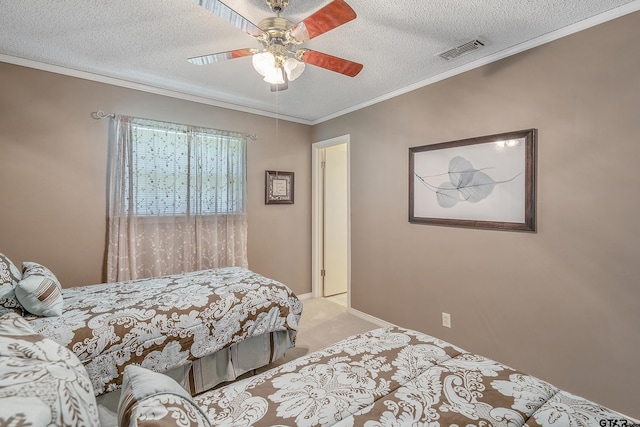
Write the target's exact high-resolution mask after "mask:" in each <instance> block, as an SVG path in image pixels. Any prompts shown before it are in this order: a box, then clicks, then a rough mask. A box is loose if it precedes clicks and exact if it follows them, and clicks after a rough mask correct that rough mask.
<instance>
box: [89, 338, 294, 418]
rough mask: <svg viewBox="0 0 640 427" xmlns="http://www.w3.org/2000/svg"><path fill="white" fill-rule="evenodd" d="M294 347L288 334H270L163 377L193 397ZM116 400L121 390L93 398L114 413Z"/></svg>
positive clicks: (214, 354) (227, 349)
mask: <svg viewBox="0 0 640 427" xmlns="http://www.w3.org/2000/svg"><path fill="white" fill-rule="evenodd" d="M293 346H294V345H293V344H292V340H291V337H290V336H289V331H276V332H271V333H269V334H265V335H260V336H257V337H251V338H248V339H246V340H244V341H241V342H239V343H237V344H233V345H231V346H230V347H227V348H224V349H222V350H220V351H218V352H216V353H213V354H210V355H207V356H204V357H202V358H200V359H197V360H194V361H193V362H190V363H188V364H186V365H183V366H179V367H177V368H174V369H170V370H169V371H166V372H164V374H165V375H167V376H170V377H171V378H173V379H174V380H176V381H177V382H178V383H179V384H180V385H182V386H183V387H184V388H185V389H187V390H189V392H190V393H191V395H192V396H194V395H196V394H199V393H202V392H205V391H207V390H211V389H212V388H214V387H215V386H217V385H219V384H221V383H224V382H227V381H233V380H235V379H237V378H238V377H239V376H241V375H243V374H245V373H247V372H249V371H252V370H254V369H258V368H262V367H264V366H266V365H269V364H270V363H273V362H275V361H277V360H278V359H280V358H282V357H284V355H285V353H286V351H287V350H288V349H290V348H292V347H293ZM119 399H120V390H115V391H112V392H108V393H105V394H102V395H100V396H97V397H96V400H97V402H98V405H100V406H103V407H105V408H107V409H109V410H111V411H114V412H115V410H116V408H117V407H118V400H119Z"/></svg>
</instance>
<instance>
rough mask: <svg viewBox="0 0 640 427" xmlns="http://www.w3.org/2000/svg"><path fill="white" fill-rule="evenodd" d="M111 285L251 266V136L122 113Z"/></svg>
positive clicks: (113, 164) (114, 168)
mask: <svg viewBox="0 0 640 427" xmlns="http://www.w3.org/2000/svg"><path fill="white" fill-rule="evenodd" d="M114 125H115V127H114V132H113V134H112V137H113V139H112V145H111V155H110V168H109V233H108V234H109V236H108V237H109V243H108V253H107V281H109V282H116V281H123V280H134V279H139V278H143V277H158V276H164V275H167V274H176V273H181V272H185V271H195V270H202V269H205V268H218V267H226V266H242V267H245V268H246V267H247V265H248V262H247V214H246V138H245V136H244V135H243V134H241V133H237V132H227V131H219V130H215V129H207V128H201V127H195V126H186V125H178V124H173V123H165V122H158V121H153V120H146V119H137V118H133V117H127V116H120V115H116V116H115V119H114Z"/></svg>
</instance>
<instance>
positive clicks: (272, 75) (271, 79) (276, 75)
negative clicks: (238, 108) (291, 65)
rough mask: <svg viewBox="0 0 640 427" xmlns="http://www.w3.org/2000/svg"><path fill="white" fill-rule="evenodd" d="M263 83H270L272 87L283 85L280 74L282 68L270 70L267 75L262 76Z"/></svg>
mask: <svg viewBox="0 0 640 427" xmlns="http://www.w3.org/2000/svg"><path fill="white" fill-rule="evenodd" d="M264 81H265V82H267V83H271V84H272V85H281V84H284V73H283V72H282V68H272V69H271V70H270V71H269V72H268V73H267V75H266V76H264Z"/></svg>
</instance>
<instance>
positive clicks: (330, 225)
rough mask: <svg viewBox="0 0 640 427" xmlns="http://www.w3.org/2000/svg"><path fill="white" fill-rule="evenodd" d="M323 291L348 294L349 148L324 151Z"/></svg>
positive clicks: (340, 147) (324, 294)
mask: <svg viewBox="0 0 640 427" xmlns="http://www.w3.org/2000/svg"><path fill="white" fill-rule="evenodd" d="M323 151H324V152H323V153H322V154H323V158H324V162H323V163H324V168H323V171H324V173H323V177H324V179H323V181H324V185H323V224H322V225H323V235H324V238H323V242H324V245H323V246H324V248H323V266H322V270H323V272H324V276H323V288H322V289H323V291H322V294H323V296H325V297H328V296H331V295H337V294H343V293H346V292H347V277H348V266H347V258H348V253H347V251H348V220H347V216H348V194H347V145H346V144H339V145H333V146H331V147H327V148H324V149H323Z"/></svg>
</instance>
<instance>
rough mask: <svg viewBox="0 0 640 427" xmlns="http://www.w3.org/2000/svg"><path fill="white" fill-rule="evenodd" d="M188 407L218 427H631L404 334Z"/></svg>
mask: <svg viewBox="0 0 640 427" xmlns="http://www.w3.org/2000/svg"><path fill="white" fill-rule="evenodd" d="M194 400H195V402H196V403H197V404H198V406H199V407H200V408H201V409H203V410H204V411H205V413H206V414H207V416H208V418H209V420H210V421H211V424H212V425H221V426H222V425H224V426H251V425H255V426H298V427H308V426H367V427H376V426H430V427H438V426H505V427H507V426H508V427H517V426H523V425H526V426H529V427H534V426H554V427H574V426H575V427H586V426H593V427H599V426H604V425H612V424H610V423H611V422H613V420H615V421H616V425H628V426H631V425H632V421H631V420H626V421H625V420H623V418H622V417H621V416H620V414H618V413H616V412H613V411H611V410H609V409H607V408H604V407H602V406H600V405H598V404H595V403H593V402H590V401H588V400H586V399H583V398H580V397H577V396H574V395H571V394H569V393H567V392H564V391H561V390H559V389H558V388H557V387H554V386H553V385H551V384H549V383H547V382H545V381H542V380H539V379H537V378H534V377H532V376H530V375H526V374H524V373H522V372H519V371H517V370H515V369H512V368H510V367H508V366H505V365H503V364H500V363H498V362H495V361H493V360H490V359H487V358H485V357H482V356H478V355H476V354H471V353H468V352H465V351H463V350H461V349H460V348H457V347H455V346H453V345H451V344H449V343H447V342H444V341H441V340H438V339H435V338H433V337H431V336H428V335H425V334H422V333H419V332H416V331H411V330H406V329H402V328H387V329H376V330H374V331H371V332H368V333H366V334H362V335H358V336H354V337H351V338H348V339H346V340H344V341H341V342H340V343H338V344H336V345H333V346H331V347H329V348H327V349H324V350H321V351H318V352H315V353H312V354H310V355H307V356H305V357H302V358H300V359H296V360H293V361H291V362H289V363H287V364H284V365H282V366H280V367H277V368H274V369H272V370H269V371H267V372H265V373H263V374H260V375H257V376H255V377H252V378H248V379H246V380H242V381H240V382H236V383H232V384H229V385H227V386H225V387H222V388H220V389H217V390H213V391H210V392H207V393H204V394H201V395H199V396H196V397H195V398H194Z"/></svg>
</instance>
